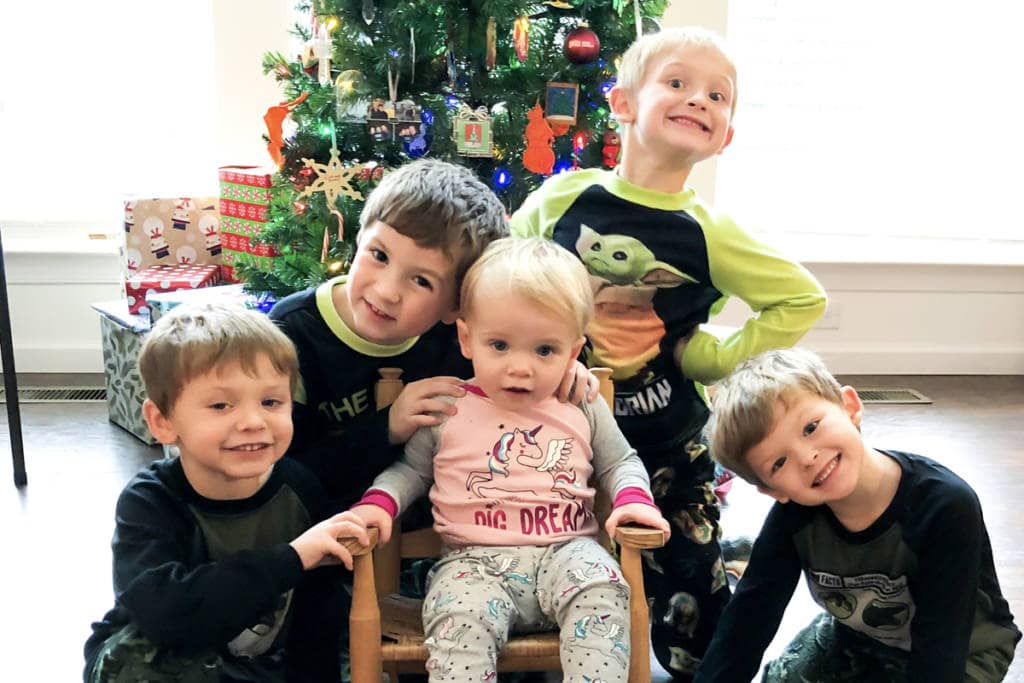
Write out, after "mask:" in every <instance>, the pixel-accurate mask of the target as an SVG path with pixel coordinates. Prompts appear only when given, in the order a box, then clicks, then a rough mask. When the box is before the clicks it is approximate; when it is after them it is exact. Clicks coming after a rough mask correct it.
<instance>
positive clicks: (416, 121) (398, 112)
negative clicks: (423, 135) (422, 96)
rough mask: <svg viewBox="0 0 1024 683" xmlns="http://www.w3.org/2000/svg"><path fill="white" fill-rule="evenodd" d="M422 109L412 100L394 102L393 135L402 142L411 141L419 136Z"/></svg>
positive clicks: (421, 123)
mask: <svg viewBox="0 0 1024 683" xmlns="http://www.w3.org/2000/svg"><path fill="white" fill-rule="evenodd" d="M422 114H423V107H421V106H419V105H418V104H416V103H415V102H413V101H412V100H401V101H399V102H395V116H394V129H395V134H396V135H397V136H398V137H400V138H402V139H403V140H412V139H413V138H414V137H416V136H417V135H419V134H420V128H421V127H422V125H423V122H422V120H421V119H420V117H421V116H422Z"/></svg>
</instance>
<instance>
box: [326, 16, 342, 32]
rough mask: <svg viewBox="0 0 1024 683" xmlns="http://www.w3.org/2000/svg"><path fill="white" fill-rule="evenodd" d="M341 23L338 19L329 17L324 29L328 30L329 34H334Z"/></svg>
mask: <svg viewBox="0 0 1024 683" xmlns="http://www.w3.org/2000/svg"><path fill="white" fill-rule="evenodd" d="M340 25H341V22H340V21H338V17H328V19H327V21H325V22H324V28H326V29H327V32H328V33H334V32H335V31H336V30H337V28H338V26H340Z"/></svg>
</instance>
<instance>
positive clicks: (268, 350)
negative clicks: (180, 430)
mask: <svg viewBox="0 0 1024 683" xmlns="http://www.w3.org/2000/svg"><path fill="white" fill-rule="evenodd" d="M260 356H264V357H266V358H267V359H268V360H269V361H270V362H271V364H272V365H273V366H274V368H275V369H276V370H277V371H278V372H280V373H281V374H284V375H288V378H289V381H290V385H291V391H292V393H294V392H295V386H296V382H297V381H298V375H299V362H298V358H297V356H296V354H295V346H294V345H293V344H292V342H291V340H290V339H289V338H288V337H287V336H286V335H285V334H284V332H282V331H281V330H280V329H278V328H277V326H276V325H274V323H273V322H271V321H270V319H269V318H267V316H265V315H263V314H261V313H258V312H256V311H250V310H247V309H245V308H242V307H240V306H228V305H223V304H201V305H196V306H187V305H182V306H178V307H176V308H174V309H173V310H171V312H170V313H167V314H166V315H164V316H162V317H161V318H160V319H159V320H157V322H156V324H154V325H153V329H152V330H151V331H150V333H149V335H148V336H147V337H146V341H145V342H144V343H143V345H142V350H141V351H140V352H139V374H140V375H142V381H143V383H144V384H145V386H146V394H147V396H148V397H149V398H150V399H151V400H152V401H153V403H155V404H156V407H157V408H159V409H160V412H161V413H162V414H164V415H170V414H171V411H172V410H173V409H174V404H175V402H176V401H177V400H178V397H179V396H181V392H182V391H183V390H184V388H185V385H187V384H188V383H189V382H190V381H191V380H193V379H195V378H196V377H200V376H202V375H205V374H206V373H208V372H210V371H212V370H215V369H217V368H220V367H223V366H225V365H227V364H230V363H240V364H241V366H242V368H243V370H245V372H247V373H254V372H255V366H256V361H257V359H258V358H259V357H260Z"/></svg>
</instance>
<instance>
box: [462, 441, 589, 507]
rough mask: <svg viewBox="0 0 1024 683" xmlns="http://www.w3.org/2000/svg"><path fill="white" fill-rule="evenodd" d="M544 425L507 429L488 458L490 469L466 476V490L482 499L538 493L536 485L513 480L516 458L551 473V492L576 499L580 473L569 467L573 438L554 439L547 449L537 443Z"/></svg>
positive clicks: (536, 468) (569, 498) (539, 470)
mask: <svg viewBox="0 0 1024 683" xmlns="http://www.w3.org/2000/svg"><path fill="white" fill-rule="evenodd" d="M542 427H543V425H537V426H536V427H534V428H533V429H530V430H526V429H519V428H518V427H516V428H514V429H513V430H512V431H510V432H504V433H503V434H502V435H501V436H500V437H499V438H498V440H497V441H496V442H495V444H494V446H493V447H492V448H491V453H490V455H489V456H488V458H487V471H479V470H477V471H473V472H470V473H469V476H468V477H467V478H466V489H467V490H469V491H471V492H472V493H473V494H474V495H475V496H477V497H480V498H492V497H496V495H495V494H497V496H499V497H500V496H502V495H504V496H508V495H516V494H532V495H534V496H536V495H537V492H536V491H535V490H533V488H528V487H525V486H523V487H519V488H517V487H516V486H515V484H514V483H513V482H516V481H517V477H515V476H511V477H510V472H509V467H510V465H511V462H512V460H513V458H514V460H515V463H516V464H519V465H523V466H524V467H529V468H531V469H535V470H537V471H538V472H547V473H548V474H549V475H550V476H551V479H552V484H551V489H550V490H551V491H554V492H555V493H557V494H558V495H559V496H561V497H562V498H564V499H566V500H575V498H576V496H575V495H574V493H573V491H574V489H575V488H576V486H577V485H576V472H575V471H574V470H572V469H568V468H566V464H567V463H568V461H569V455H570V454H571V453H572V439H552V440H550V441H549V442H548V443H547V447H546V449H542V448H541V445H540V444H539V443H538V442H537V433H538V432H539V431H540V430H541V428H542ZM499 477H500V478H504V479H505V481H504V482H502V485H501V486H490V485H489V484H492V483H493V482H495V480H496V479H497V480H498V481H501V480H500V479H499Z"/></svg>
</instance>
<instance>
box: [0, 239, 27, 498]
mask: <svg viewBox="0 0 1024 683" xmlns="http://www.w3.org/2000/svg"><path fill="white" fill-rule="evenodd" d="M0 364H2V365H3V370H4V393H5V394H6V396H7V426H8V428H9V430H10V432H11V457H12V458H13V461H14V485H15V486H17V487H18V488H22V487H23V486H26V485H27V484H28V473H27V472H26V471H25V447H24V444H23V443H22V441H21V407H20V406H19V404H18V377H17V375H16V374H15V369H14V338H13V336H12V334H11V311H10V307H9V306H8V303H7V272H6V270H5V269H4V245H3V238H2V237H0Z"/></svg>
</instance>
